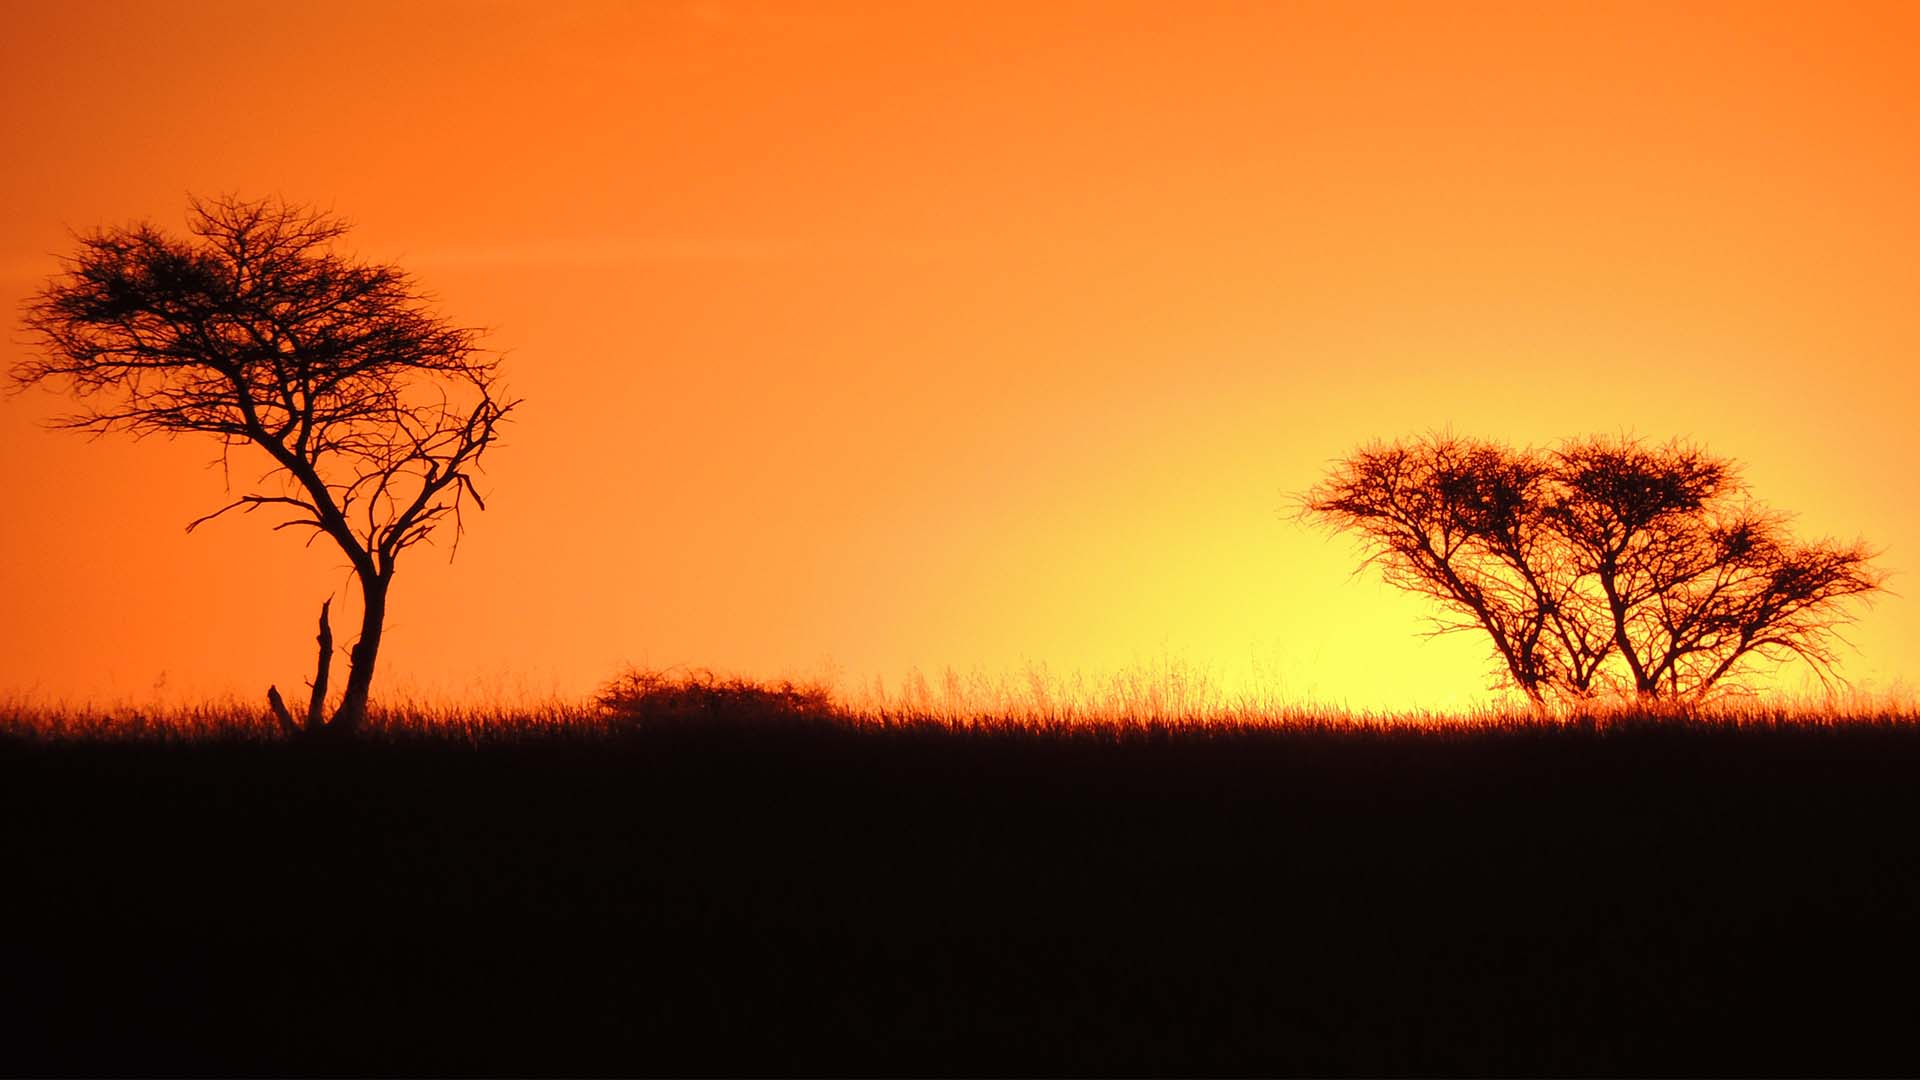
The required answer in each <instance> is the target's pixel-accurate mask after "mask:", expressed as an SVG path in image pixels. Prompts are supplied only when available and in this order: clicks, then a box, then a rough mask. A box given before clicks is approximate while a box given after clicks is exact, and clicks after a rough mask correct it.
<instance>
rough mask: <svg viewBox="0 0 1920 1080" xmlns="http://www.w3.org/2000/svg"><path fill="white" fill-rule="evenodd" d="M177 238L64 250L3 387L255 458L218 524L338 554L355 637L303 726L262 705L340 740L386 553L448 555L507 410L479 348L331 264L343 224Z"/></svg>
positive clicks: (235, 209) (276, 206)
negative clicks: (261, 526)
mask: <svg viewBox="0 0 1920 1080" xmlns="http://www.w3.org/2000/svg"><path fill="white" fill-rule="evenodd" d="M188 229H189V232H190V233H191V237H189V238H180V237H176V236H172V235H168V234H167V233H165V232H162V231H161V230H159V229H157V228H155V227H154V226H152V225H150V224H145V223H141V224H135V225H130V226H126V227H121V228H112V229H103V230H100V231H97V232H94V233H91V234H88V235H85V236H81V237H79V238H78V239H79V250H78V251H77V253H75V254H74V255H73V256H72V257H71V258H69V259H67V260H65V265H64V267H63V271H62V272H61V273H60V274H58V275H56V276H54V277H53V278H52V279H50V280H49V281H48V283H47V284H46V286H45V287H44V288H43V289H42V290H41V291H40V292H39V294H38V295H37V296H36V297H35V298H34V299H33V300H31V301H30V302H29V303H28V305H27V308H26V315H25V320H24V321H25V325H26V327H27V329H28V330H29V331H30V333H31V335H32V341H33V344H34V345H36V346H38V348H37V351H36V352H35V354H34V355H32V356H30V357H29V358H28V359H26V360H24V361H22V362H21V363H19V364H18V365H16V366H15V368H14V369H13V377H14V380H15V382H16V385H22V386H24V385H33V384H48V385H52V386H55V387H57V388H61V389H65V390H67V391H70V392H71V393H72V394H73V395H74V396H75V397H76V398H77V399H78V400H79V402H80V404H81V408H80V411H78V412H75V413H73V414H70V415H67V416H64V417H61V418H59V419H58V420H56V421H55V424H56V425H57V426H62V427H67V428H72V429H77V430H81V431H88V432H93V433H96V434H97V433H105V432H109V431H126V432H129V433H131V434H133V435H135V436H144V435H148V434H154V433H161V434H166V435H176V434H180V433H198V434H204V435H207V436H211V437H212V438H213V439H215V440H217V441H219V442H220V443H221V446H222V449H221V455H222V460H223V461H224V460H225V459H226V456H227V455H228V453H229V452H230V451H232V450H233V449H234V448H239V447H249V446H251V447H255V448H257V449H258V450H259V451H260V452H262V453H264V454H265V456H266V458H267V460H268V462H270V467H269V471H268V472H267V473H266V474H265V476H264V477H263V479H262V481H261V487H259V488H258V489H256V490H253V491H249V492H247V493H246V494H243V495H240V496H239V497H238V498H235V499H233V500H232V501H231V502H229V503H227V504H226V505H225V506H223V507H221V508H220V509H218V510H215V511H214V512H212V513H210V514H207V515H205V516H203V517H200V518H198V519H196V520H195V521H193V522H192V523H191V524H189V525H188V526H187V528H188V530H189V531H191V530H192V529H193V528H195V527H196V526H198V525H201V524H203V523H205V522H207V521H210V520H212V519H214V518H216V517H219V516H220V515H222V514H225V513H227V512H229V511H232V510H243V511H245V512H249V513H250V512H253V511H255V510H260V509H263V508H264V509H267V510H269V511H278V512H280V514H281V520H280V521H279V522H278V524H276V525H275V526H274V528H275V529H276V530H278V529H289V528H294V529H307V530H311V531H312V533H314V534H317V535H322V536H325V537H326V538H327V539H329V540H331V541H332V542H333V543H334V544H335V545H337V546H338V547H339V549H340V551H341V552H342V553H343V554H345V555H346V557H347V561H348V562H349V563H350V564H351V566H352V568H353V576H354V579H355V580H356V581H357V582H358V583H359V587H360V599H361V617H360V636H359V639H358V640H357V641H356V642H355V643H354V645H353V647H352V650H351V652H350V654H349V655H350V667H349V669H348V674H347V684H346V689H345V691H344V692H343V694H342V696H341V698H340V701H339V704H338V705H337V707H336V708H335V709H334V711H333V715H332V718H331V719H330V720H329V719H327V718H326V716H325V704H326V699H327V673H328V667H329V663H330V660H331V656H332V632H331V630H330V628H329V626H328V617H327V605H325V604H323V605H322V606H321V610H320V658H319V662H318V665H317V669H316V671H315V674H314V680H313V687H312V693H311V695H310V697H309V701H308V707H307V711H306V715H305V721H304V724H301V725H296V723H295V722H294V720H293V718H292V716H291V715H290V714H289V712H288V710H287V709H286V707H285V705H284V703H283V702H282V701H281V699H280V695H279V692H278V690H277V689H276V690H270V691H269V697H270V699H271V701H272V704H273V706H274V711H275V713H276V715H277V716H278V717H279V719H280V722H281V723H282V724H283V725H284V726H285V727H286V728H287V729H288V731H289V732H293V731H296V730H304V731H306V732H310V733H316V734H317V733H319V732H321V731H335V732H341V733H346V732H351V731H353V730H354V729H355V728H356V727H358V726H359V725H360V723H361V721H362V720H363V719H364V717H365V715H366V709H367V699H368V693H369V690H370V687H371V685H372V681H373V672H374V663H375V660H376V659H377V657H378V655H379V651H380V635H381V628H382V626H383V625H384V623H385V620H386V613H387V598H388V592H389V590H390V589H391V587H392V584H393V575H394V569H395V566H396V565H397V563H398V560H399V558H400V554H401V552H403V551H405V550H406V549H407V548H409V547H412V546H413V545H415V544H417V543H419V542H421V541H423V540H425V539H427V538H428V537H429V536H430V535H432V534H433V533H434V532H435V530H436V529H438V528H439V527H440V526H441V525H445V524H449V523H450V524H451V526H452V528H453V533H454V537H455V541H454V542H455V545H456V546H457V544H458V536H459V533H460V530H461V511H462V508H463V506H464V505H465V503H466V502H467V501H468V500H471V501H472V503H473V504H474V505H475V506H480V507H482V508H483V509H484V503H483V502H482V500H481V497H480V493H479V491H478V490H476V489H475V487H474V475H475V470H476V468H477V467H478V465H479V463H480V459H481V456H482V455H483V454H484V453H485V452H486V450H487V449H488V447H490V446H492V445H493V443H494V441H495V439H496V437H497V433H498V431H499V427H500V424H501V421H502V419H503V418H504V417H505V416H506V415H507V414H508V413H509V412H510V411H511V410H512V409H513V407H514V406H515V405H516V404H517V402H515V401H513V400H510V399H508V398H506V397H504V396H503V395H502V393H501V390H500V387H499V386H498V385H497V382H496V376H497V373H496V367H497V364H498V360H497V358H494V357H490V356H487V355H484V354H483V353H482V352H481V350H480V347H479V337H480V335H479V332H478V331H476V330H472V329H468V328H464V327H459V326H455V325H452V324H451V323H449V322H448V321H447V320H445V319H444V318H442V317H440V316H439V315H437V314H435V313H434V312H433V311H432V310H431V307H430V304H429V303H428V299H427V297H425V296H424V295H423V294H422V292H421V291H420V290H419V288H418V287H417V286H416V285H415V284H414V282H413V281H412V279H411V278H410V277H409V276H408V275H407V274H406V273H405V272H404V271H402V270H400V269H399V268H397V267H394V266H387V265H378V264H370V263H365V262H361V261H359V260H357V259H355V258H352V257H350V256H349V255H346V254H343V253H342V252H341V251H340V250H339V249H338V241H339V240H340V238H341V236H342V235H343V234H345V233H346V232H347V229H348V226H347V224H346V223H345V222H343V221H341V220H339V219H338V218H334V217H331V216H329V215H326V214H323V213H319V212H315V211H312V210H309V209H307V208H304V207H300V206H295V205H291V204H288V203H285V202H282V201H279V200H271V199H270V200H262V201H246V200H241V199H237V198H232V197H226V198H219V199H210V200H200V199H192V200H190V204H189V214H188Z"/></svg>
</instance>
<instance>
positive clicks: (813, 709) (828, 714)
mask: <svg viewBox="0 0 1920 1080" xmlns="http://www.w3.org/2000/svg"><path fill="white" fill-rule="evenodd" d="M598 700H599V702H600V705H601V706H602V707H603V708H605V709H606V710H607V711H608V713H610V714H611V717H610V718H611V719H612V721H613V722H614V726H615V727H616V728H635V727H638V728H669V729H687V728H693V729H709V728H729V729H737V728H769V727H771V728H793V727H821V726H826V725H830V724H834V723H837V722H839V721H843V720H845V719H847V716H846V714H845V713H843V712H842V711H841V710H840V708H839V707H838V706H837V705H835V704H834V701H833V697H832V695H831V694H830V693H829V692H828V691H827V689H826V688H824V687H819V686H802V685H799V684H796V683H794V682H791V681H786V680H783V681H781V682H780V683H778V684H768V683H761V682H755V681H753V680H751V679H743V678H739V677H722V676H719V675H715V674H714V673H713V672H711V671H707V670H704V669H700V670H693V671H681V672H672V671H653V670H646V669H640V668H629V669H628V670H626V671H624V672H622V673H621V674H620V675H618V676H616V677H615V678H614V679H613V680H612V681H611V682H609V683H608V684H607V685H606V686H604V687H602V688H601V691H600V694H599V698H598Z"/></svg>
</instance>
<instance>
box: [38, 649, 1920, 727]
mask: <svg viewBox="0 0 1920 1080" xmlns="http://www.w3.org/2000/svg"><path fill="white" fill-rule="evenodd" d="M1916 724H1920V702H1916V700H1915V699H1914V698H1912V697H1911V696H1906V697H1900V696H1872V695H1864V694H1854V695H1848V696H1839V697H1833V698H1827V699H1814V698H1807V697H1765V696H1752V695H1750V696H1742V697H1732V696H1729V697H1723V698H1720V699H1716V700H1709V701H1677V702H1668V701H1656V702H1641V701H1634V700H1631V699H1627V700H1618V699H1616V700H1600V701H1593V702H1586V703H1581V704H1580V705H1578V706H1576V707H1572V708H1560V709H1554V710H1539V709H1531V708H1527V707H1525V706H1524V705H1520V704H1513V703H1506V704H1501V703H1495V704H1490V705H1487V706H1485V707H1481V708H1476V709H1471V710H1467V711H1455V712H1441V711H1431V710H1405V711H1397V712H1382V711H1365V710H1362V711H1354V710H1348V709H1343V708H1339V707H1333V706H1327V705H1318V704H1301V703H1289V702H1285V701H1281V700H1277V699H1275V698H1273V697H1271V696H1261V695H1243V696H1231V695H1228V694H1225V693H1223V692H1221V691H1220V689H1219V688H1218V687H1217V686H1216V685H1214V684H1213V683H1212V682H1211V681H1210V680H1208V679H1207V678H1206V676H1205V674H1204V673H1203V672H1197V671H1195V670H1194V669H1191V668H1188V667H1184V666H1181V665H1177V664H1169V665H1164V666H1162V667H1161V668H1159V669H1156V670H1149V671H1142V670H1136V671H1132V672H1126V673H1122V674H1118V675H1111V676H1106V677H1102V678H1089V677H1086V676H1083V675H1074V676H1070V677H1066V678H1057V677H1054V676H1051V675H1049V674H1048V673H1047V672H1046V671H1045V669H1043V668H1034V669H1030V670H1029V671H1027V672H1025V673H1023V674H1022V675H1021V676H1019V677H1009V676H999V677H992V676H987V675H984V674H980V673H975V674H972V675H967V676H962V675H959V674H957V673H955V672H954V671H952V670H951V669H949V670H947V671H945V672H942V673H941V675H940V676H939V677H938V679H937V680H933V681H930V680H928V679H926V678H925V677H924V676H923V675H921V674H920V673H919V672H912V673H910V674H909V675H908V676H907V677H906V678H905V679H903V680H901V681H900V682H899V683H897V684H896V686H895V687H894V688H892V689H891V690H889V689H887V688H885V687H882V686H879V685H874V686H870V687H866V688H862V689H860V690H857V691H854V692H852V693H843V692H839V691H838V690H836V689H835V688H833V687H831V686H828V685H826V684H823V683H818V682H815V683H796V682H793V681H790V680H783V681H779V682H767V681H758V680H752V679H746V678H741V677H733V676H721V675H717V674H715V673H713V672H709V671H705V670H698V669H693V670H685V669H680V670H672V671H653V670H643V669H629V670H627V671H625V672H622V673H621V674H620V675H618V676H616V677H615V678H614V679H612V680H610V681H609V682H608V683H607V684H606V685H604V686H603V687H602V688H601V690H600V692H599V693H598V694H597V695H596V696H595V697H593V698H591V699H587V700H568V699H563V698H550V699H545V700H524V699H523V700H520V701H515V702H512V703H491V702H470V701H469V702H452V701H435V700H424V699H422V700H408V699H401V700H389V701H385V702H376V704H375V706H374V708H373V709H372V711H371V712H370V714H369V717H368V723H367V727H366V733H367V735H368V736H369V737H370V738H372V739H373V740H376V741H378V740H396V739H421V740H428V741H449V742H467V743H478V742H485V741H513V740H521V739H532V738H538V739H555V738H567V739H595V738H612V737H619V736H623V735H630V734H635V733H643V732H648V731H663V730H672V731H680V732H686V731H693V730H706V731H713V732H716V733H719V732H725V731H732V732H738V733H741V734H746V733H749V732H752V731H756V730H762V731H764V730H767V729H771V728H782V729H796V728H806V729H814V730H838V731H844V732H861V731H868V732H873V731H903V730H910V731H917V732H924V733H941V732H947V733H961V732H980V733H986V732H991V733H996V734H1010V735H1013V734H1024V735H1031V736H1036V737H1038V736H1046V735H1057V734H1062V733H1077V734H1080V735H1096V734H1101V733H1106V734H1125V733H1158V734H1181V733H1187V734H1195V735H1200V734H1206V733H1221V732H1257V731H1272V732H1285V731H1317V732H1353V733H1364V732H1374V733H1379V732H1407V733H1418V732H1428V733H1435V734H1461V733H1468V732H1475V731H1488V732H1491V731H1551V730H1566V731H1585V732H1609V731H1625V730H1641V729H1648V728H1661V729H1681V728H1684V729H1692V730H1703V729H1713V730H1766V729H1795V730H1810V729H1826V728H1858V727H1879V726H1908V725H1916ZM0 738H11V739H26V740H35V741H135V742H143V743H167V742H197V741H222V742H277V741H281V740H282V738H283V736H281V735H280V733H279V732H278V729H277V725H276V724H275V723H274V722H273V721H272V719H271V718H270V716H269V714H268V713H267V710H266V709H265V708H264V707H257V706H254V705H252V704H249V703H246V702H243V701H240V700H237V699H226V700H216V701H210V702H204V703H197V704H178V703H173V704H164V705H158V706H154V705H140V704H133V703H118V704H108V705H99V704H78V705H76V704H70V703H53V704H42V703H35V702H31V701H28V700H25V699H13V700H8V701H0Z"/></svg>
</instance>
